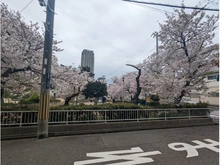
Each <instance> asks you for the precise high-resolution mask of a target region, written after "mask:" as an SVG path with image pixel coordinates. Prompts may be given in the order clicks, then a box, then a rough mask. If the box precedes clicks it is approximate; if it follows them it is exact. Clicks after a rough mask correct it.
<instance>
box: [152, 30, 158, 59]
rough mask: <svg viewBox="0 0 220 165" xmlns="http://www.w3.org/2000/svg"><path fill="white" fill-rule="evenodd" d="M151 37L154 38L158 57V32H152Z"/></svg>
mask: <svg viewBox="0 0 220 165" xmlns="http://www.w3.org/2000/svg"><path fill="white" fill-rule="evenodd" d="M151 36H153V37H156V54H157V55H158V32H154V33H153V34H152V35H151Z"/></svg>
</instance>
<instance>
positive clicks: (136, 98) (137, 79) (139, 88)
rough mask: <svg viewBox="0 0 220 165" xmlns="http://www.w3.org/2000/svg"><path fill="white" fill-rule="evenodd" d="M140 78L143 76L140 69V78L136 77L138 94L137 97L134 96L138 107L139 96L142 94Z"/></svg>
mask: <svg viewBox="0 0 220 165" xmlns="http://www.w3.org/2000/svg"><path fill="white" fill-rule="evenodd" d="M140 76H141V69H138V76H137V77H136V82H137V91H136V93H135V95H134V103H135V104H136V105H137V104H138V102H139V99H138V97H139V95H140V93H141V87H140V81H139V79H140Z"/></svg>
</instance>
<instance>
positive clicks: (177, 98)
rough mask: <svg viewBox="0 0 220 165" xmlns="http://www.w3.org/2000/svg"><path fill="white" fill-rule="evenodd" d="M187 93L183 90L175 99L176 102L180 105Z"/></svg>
mask: <svg viewBox="0 0 220 165" xmlns="http://www.w3.org/2000/svg"><path fill="white" fill-rule="evenodd" d="M185 94H186V91H185V90H182V92H181V95H180V96H179V97H176V98H175V99H174V104H175V105H178V104H179V103H180V101H181V100H182V98H183V96H185Z"/></svg>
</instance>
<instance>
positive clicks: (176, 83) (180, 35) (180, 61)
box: [142, 9, 219, 104]
mask: <svg viewBox="0 0 220 165" xmlns="http://www.w3.org/2000/svg"><path fill="white" fill-rule="evenodd" d="M166 16H167V21H165V23H164V24H160V28H161V30H160V32H159V40H160V41H161V46H160V47H159V54H153V55H151V56H150V57H149V58H148V60H145V61H144V62H143V64H142V66H143V70H145V75H144V77H145V79H146V84H145V85H146V86H147V88H149V89H150V90H151V91H152V92H154V93H157V94H159V95H160V96H162V97H164V98H166V99H173V100H174V103H175V104H178V103H179V102H180V101H181V99H182V97H183V96H186V95H190V93H191V91H192V90H195V89H196V90H206V89H207V86H206V83H205V82H204V76H205V75H206V74H207V73H208V72H209V71H210V69H211V68H212V67H213V65H214V64H215V63H216V61H217V60H218V55H219V53H218V52H219V45H218V44H214V43H213V38H214V36H215V33H214V31H215V30H216V28H217V27H218V25H217V23H218V15H211V16H210V15H206V13H205V12H203V11H201V10H194V11H192V12H191V13H187V12H186V11H185V10H184V9H181V10H175V14H172V15H168V14H166Z"/></svg>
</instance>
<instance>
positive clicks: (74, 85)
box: [51, 58, 94, 105]
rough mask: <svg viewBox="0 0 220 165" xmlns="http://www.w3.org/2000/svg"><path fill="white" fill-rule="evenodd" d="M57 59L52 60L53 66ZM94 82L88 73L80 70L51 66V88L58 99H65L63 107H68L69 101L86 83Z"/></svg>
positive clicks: (80, 91)
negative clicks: (58, 96)
mask: <svg viewBox="0 0 220 165" xmlns="http://www.w3.org/2000/svg"><path fill="white" fill-rule="evenodd" d="M56 60H57V59H56V58H54V61H53V63H54V64H55V63H56V62H55V61H56ZM92 81H94V79H93V77H91V76H90V72H87V71H81V68H80V67H79V68H74V67H72V66H65V65H59V64H58V63H56V65H52V79H51V86H52V88H53V89H56V90H57V91H58V92H59V93H60V94H59V95H60V97H63V98H64V99H65V102H64V105H68V104H69V102H70V100H71V99H72V98H74V97H76V96H79V95H80V94H81V93H82V90H83V89H85V87H86V85H87V84H88V82H92Z"/></svg>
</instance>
